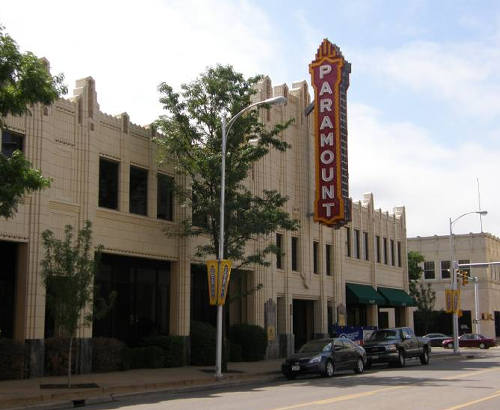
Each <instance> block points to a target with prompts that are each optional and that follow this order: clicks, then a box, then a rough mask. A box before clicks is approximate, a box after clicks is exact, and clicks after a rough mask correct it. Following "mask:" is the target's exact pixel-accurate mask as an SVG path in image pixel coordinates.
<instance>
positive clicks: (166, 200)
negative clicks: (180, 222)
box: [156, 174, 174, 221]
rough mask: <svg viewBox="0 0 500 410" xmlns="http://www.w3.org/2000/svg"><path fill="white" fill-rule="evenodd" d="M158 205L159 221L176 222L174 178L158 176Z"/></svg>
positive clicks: (157, 215) (157, 214)
mask: <svg viewBox="0 0 500 410" xmlns="http://www.w3.org/2000/svg"><path fill="white" fill-rule="evenodd" d="M156 205H157V206H156V217H157V218H158V219H165V220H166V221H173V220H174V178H172V177H171V176H169V175H165V174H158V177H157V191H156Z"/></svg>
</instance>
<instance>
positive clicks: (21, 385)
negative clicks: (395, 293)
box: [0, 348, 480, 409]
mask: <svg viewBox="0 0 500 410" xmlns="http://www.w3.org/2000/svg"><path fill="white" fill-rule="evenodd" d="M479 353H480V352H479V349H474V351H469V349H468V350H467V351H466V352H465V351H463V352H462V354H461V355H460V357H461V358H464V357H466V356H470V355H471V354H472V355H474V356H476V355H478V354H479ZM452 356H453V351H450V350H447V349H441V348H433V354H432V357H433V358H434V359H438V358H445V357H452ZM282 362H283V359H276V360H263V361H259V362H241V363H229V365H228V372H227V373H225V374H224V375H223V379H222V380H220V381H216V380H215V377H214V368H213V367H210V366H202V367H194V366H187V367H176V368H164V369H135V370H127V371H122V372H113V373H90V374H81V375H74V376H72V384H75V385H76V384H79V383H87V384H88V383H95V384H96V385H97V386H98V387H92V388H83V389H82V388H72V389H60V388H58V389H53V388H50V389H45V388H43V389H42V388H40V385H44V384H64V383H66V382H67V377H65V376H57V377H41V378H34V379H24V380H7V381H0V409H10V408H23V407H29V406H47V407H48V406H49V405H53V406H57V405H62V404H66V405H67V406H71V405H72V401H76V400H87V401H99V400H102V401H106V400H112V399H113V397H114V396H119V395H123V394H132V393H145V392H153V391H161V390H165V391H166V390H183V389H196V388H207V387H215V386H224V385H229V384H232V383H245V382H251V381H257V380H259V381H266V380H273V379H276V378H279V377H281V372H280V371H281V363H282Z"/></svg>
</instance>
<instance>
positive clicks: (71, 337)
mask: <svg viewBox="0 0 500 410" xmlns="http://www.w3.org/2000/svg"><path fill="white" fill-rule="evenodd" d="M72 347H73V336H70V338H69V353H68V388H70V387H71V350H72Z"/></svg>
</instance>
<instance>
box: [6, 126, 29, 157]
mask: <svg viewBox="0 0 500 410" xmlns="http://www.w3.org/2000/svg"><path fill="white" fill-rule="evenodd" d="M23 149H24V135H22V134H18V133H15V132H12V131H9V130H6V129H3V130H2V154H3V155H5V156H6V157H7V158H10V157H11V156H12V154H13V153H14V151H16V150H19V151H21V152H23Z"/></svg>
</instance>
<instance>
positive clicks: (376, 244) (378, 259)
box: [375, 235, 382, 263]
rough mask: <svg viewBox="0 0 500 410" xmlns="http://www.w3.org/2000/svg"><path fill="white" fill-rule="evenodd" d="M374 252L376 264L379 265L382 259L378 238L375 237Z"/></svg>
mask: <svg viewBox="0 0 500 410" xmlns="http://www.w3.org/2000/svg"><path fill="white" fill-rule="evenodd" d="M375 251H376V252H377V263H381V262H382V259H381V257H380V236H378V235H377V236H376V237H375Z"/></svg>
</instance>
